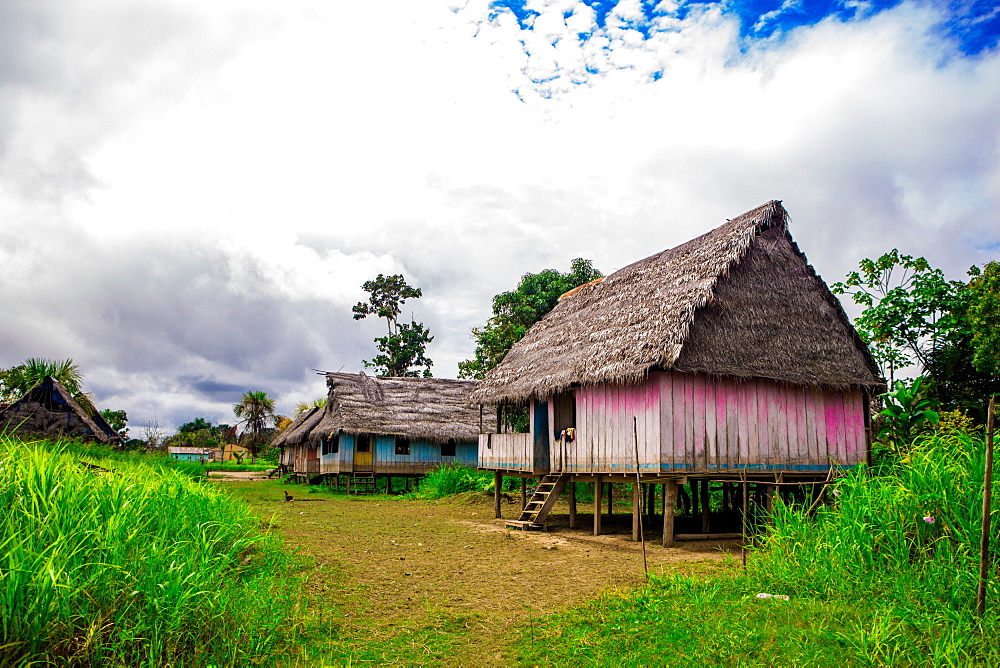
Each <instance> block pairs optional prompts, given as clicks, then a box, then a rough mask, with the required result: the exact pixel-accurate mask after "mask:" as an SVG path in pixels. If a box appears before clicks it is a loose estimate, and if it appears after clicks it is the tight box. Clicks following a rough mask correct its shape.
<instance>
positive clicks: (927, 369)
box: [831, 249, 1000, 420]
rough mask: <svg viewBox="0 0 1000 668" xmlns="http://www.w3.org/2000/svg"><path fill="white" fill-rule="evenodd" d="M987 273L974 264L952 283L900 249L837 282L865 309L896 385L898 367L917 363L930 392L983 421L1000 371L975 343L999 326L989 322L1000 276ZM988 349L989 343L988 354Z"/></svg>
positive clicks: (872, 338) (868, 331) (865, 329)
mask: <svg viewBox="0 0 1000 668" xmlns="http://www.w3.org/2000/svg"><path fill="white" fill-rule="evenodd" d="M992 271H994V272H995V271H996V269H993V270H992ZM981 273H982V272H981V271H980V269H979V268H978V267H972V268H971V269H969V275H970V276H972V277H973V279H972V281H971V282H970V284H968V285H966V284H965V283H964V282H962V281H948V280H945V278H944V274H943V272H942V271H941V270H940V269H935V268H933V267H931V266H930V265H929V264H928V262H927V260H925V259H924V258H922V257H919V258H914V257H913V256H910V255H903V254H901V253H900V252H899V251H898V250H896V249H893V250H892V251H890V252H889V253H886V254H885V255H883V256H881V257H880V258H878V259H876V260H870V259H865V260H862V261H861V263H860V271H856V272H851V273H850V274H848V275H847V280H845V281H844V282H843V283H835V284H834V285H833V286H831V287H832V289H833V291H834V292H835V293H839V294H850V295H851V296H852V297H853V298H854V301H855V302H856V303H858V304H860V305H862V306H864V307H865V308H864V310H863V311H862V313H861V315H860V316H859V317H858V318H857V319H856V320H855V321H854V322H855V326H856V328H857V330H858V334H860V335H861V338H863V339H864V340H865V341H866V342H867V343H868V345H869V346H870V347H871V349H872V353H873V355H874V356H875V359H876V360H877V361H878V362H879V363H880V364H881V365H882V368H883V374H884V375H885V376H887V377H888V378H889V381H890V387H895V383H894V382H893V381H894V380H895V378H894V376H895V372H896V371H897V370H899V369H900V368H901V367H905V366H909V365H916V366H917V367H919V369H920V372H921V373H922V374H926V375H927V378H928V382H927V383H926V384H925V385H924V387H925V388H926V393H927V396H928V398H930V399H933V400H934V401H936V402H938V403H939V404H940V405H941V407H942V408H944V409H946V410H953V409H959V410H962V411H964V412H965V413H967V414H968V415H970V416H971V417H973V418H975V419H976V420H982V419H983V417H984V416H985V412H984V408H983V407H984V397H986V396H988V395H989V394H991V393H993V392H997V391H1000V375H998V374H997V372H996V369H995V368H992V369H990V368H988V367H987V366H986V365H979V366H977V364H976V363H974V360H975V354H976V350H977V348H976V343H975V342H976V341H980V342H985V341H986V340H988V339H989V337H990V333H991V332H995V331H996V330H995V329H994V328H992V326H991V325H990V323H991V322H993V323H995V321H996V320H995V319H996V311H995V310H992V309H991V307H990V306H989V303H990V302H989V299H990V294H991V291H993V292H995V290H996V287H995V283H993V282H991V281H992V280H995V279H989V280H987V279H983V280H980V276H981ZM990 286H994V287H990ZM977 332H978V338H977ZM988 349H989V345H988V344H985V343H984V344H983V350H984V353H982V354H983V355H984V356H985V357H988V356H989V353H987V352H985V351H986V350H988Z"/></svg>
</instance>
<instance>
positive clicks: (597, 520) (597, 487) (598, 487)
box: [594, 476, 604, 536]
mask: <svg viewBox="0 0 1000 668" xmlns="http://www.w3.org/2000/svg"><path fill="white" fill-rule="evenodd" d="M603 492H604V482H603V481H602V480H601V476H597V482H595V483H594V535H595V536H600V535H601V495H602V494H603Z"/></svg>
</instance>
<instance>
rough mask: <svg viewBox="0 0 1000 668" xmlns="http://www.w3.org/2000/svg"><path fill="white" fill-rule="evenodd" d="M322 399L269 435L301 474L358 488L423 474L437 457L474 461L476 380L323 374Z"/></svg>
mask: <svg viewBox="0 0 1000 668" xmlns="http://www.w3.org/2000/svg"><path fill="white" fill-rule="evenodd" d="M326 382H327V388H328V397H327V403H326V406H323V407H320V408H313V409H311V410H309V411H307V412H305V413H303V414H301V415H300V416H299V417H298V418H296V420H295V422H293V423H292V424H291V425H289V427H288V428H287V429H286V430H285V431H284V432H283V433H282V434H281V436H279V437H278V438H277V439H275V441H274V445H276V446H280V447H282V448H283V449H284V451H285V452H286V453H287V454H286V455H285V459H283V463H285V464H286V465H288V466H289V467H290V468H291V470H292V471H293V472H294V474H295V476H296V477H297V478H300V479H311V478H316V477H320V476H322V477H325V478H327V479H328V480H331V482H333V481H336V482H344V483H345V484H347V485H349V486H350V487H351V489H353V490H355V491H359V490H361V489H362V488H363V486H371V485H373V484H374V481H375V479H376V478H382V477H385V478H388V477H403V478H408V479H409V478H414V477H419V476H423V475H424V474H426V473H427V472H428V471H430V470H431V469H433V468H435V467H437V466H440V465H441V464H465V465H467V466H476V463H477V459H476V455H477V441H478V437H479V432H480V430H481V424H480V423H481V421H483V420H491V421H494V422H495V417H494V414H493V411H492V410H488V411H485V412H481V411H480V410H479V409H478V408H475V407H471V406H470V405H469V395H470V394H471V392H472V390H473V389H474V388H475V386H476V383H475V381H465V380H450V379H445V378H373V377H371V376H367V375H365V374H364V373H358V374H353V373H328V374H326Z"/></svg>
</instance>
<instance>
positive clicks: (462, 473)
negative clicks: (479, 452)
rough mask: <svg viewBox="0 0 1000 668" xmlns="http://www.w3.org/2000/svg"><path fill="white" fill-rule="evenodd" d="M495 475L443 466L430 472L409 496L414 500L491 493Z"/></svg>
mask: <svg viewBox="0 0 1000 668" xmlns="http://www.w3.org/2000/svg"><path fill="white" fill-rule="evenodd" d="M492 490H493V473H492V472H490V471H480V470H478V469H474V468H472V467H471V466H461V465H459V464H447V465H442V466H439V467H437V468H435V469H434V470H432V471H430V472H429V473H428V474H427V475H426V476H424V477H423V479H421V481H420V487H419V488H418V489H417V490H415V491H413V492H411V493H410V494H409V497H410V498H414V499H441V498H444V497H446V496H451V495H453V494H461V493H463V492H490V491H492Z"/></svg>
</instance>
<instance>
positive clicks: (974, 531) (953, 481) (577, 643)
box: [517, 434, 1000, 665]
mask: <svg viewBox="0 0 1000 668" xmlns="http://www.w3.org/2000/svg"><path fill="white" fill-rule="evenodd" d="M984 452H985V448H984V444H983V441H982V440H981V439H977V438H974V437H970V436H968V435H964V434H952V435H941V434H937V435H934V436H931V437H928V438H925V439H923V440H920V441H918V442H917V443H916V444H914V446H913V447H912V449H911V450H910V451H909V454H908V455H907V456H906V457H904V458H902V459H901V460H899V461H898V462H896V463H895V464H894V465H890V466H888V467H885V468H883V469H881V470H880V471H879V472H878V475H875V474H874V473H873V472H872V471H870V470H866V469H859V470H857V471H855V472H853V473H852V474H850V475H848V476H847V477H846V478H844V479H843V480H841V481H840V482H838V483H837V485H836V487H835V490H836V492H835V494H833V495H832V497H833V499H834V503H833V504H831V505H829V506H827V507H825V508H823V509H821V510H820V511H819V513H818V514H817V515H816V516H815V517H808V516H807V515H806V513H805V512H804V510H803V509H802V508H794V507H789V506H785V505H782V504H781V503H780V502H779V503H778V504H777V507H776V509H775V511H774V516H773V526H772V527H771V528H770V529H769V530H768V531H767V533H766V534H765V536H764V537H763V539H762V540H761V542H760V545H759V547H758V549H755V550H754V551H752V552H751V556H750V560H749V564H748V568H747V570H746V571H745V572H744V573H742V574H740V575H738V576H735V577H732V578H725V579H717V580H713V581H701V580H695V579H691V578H680V577H678V578H666V579H654V580H653V581H652V582H651V583H650V584H649V585H648V586H647V587H645V588H642V589H639V590H636V591H633V592H626V593H624V594H620V595H613V596H606V597H603V598H601V599H600V600H598V601H595V602H593V603H589V604H587V605H585V606H583V607H581V608H578V609H574V610H571V611H568V612H566V613H563V614H560V615H555V616H552V617H549V618H548V619H547V620H546V621H545V622H544V623H543V624H542V625H540V626H538V627H537V628H530V629H523V630H522V631H521V632H520V634H519V639H518V643H517V644H519V645H520V649H519V650H518V653H517V658H518V660H519V661H520V662H522V663H528V664H555V663H562V662H566V661H575V662H579V663H584V664H587V665H599V664H604V663H610V662H616V663H624V664H626V665H638V664H657V663H662V662H663V661H664V660H666V659H668V660H669V661H670V662H674V661H678V660H680V661H685V660H689V661H694V662H698V663H708V664H722V663H735V664H758V665H759V664H779V665H857V664H863V665H871V664H877V665H883V664H896V665H910V664H933V665H970V664H981V665H997V664H1000V616H998V615H997V613H996V612H995V610H996V609H1000V588H998V586H997V579H996V571H995V568H994V569H993V570H992V571H991V575H990V580H989V585H988V589H987V591H988V601H989V605H988V610H987V614H986V615H985V616H984V617H983V618H981V619H980V618H978V617H976V615H975V614H974V608H975V595H976V586H977V582H978V546H979V522H980V515H981V506H982V471H983V463H984ZM994 475H995V474H994ZM994 479H995V480H996V477H994ZM997 492H998V490H994V497H993V498H994V509H993V512H994V513H996V511H997V510H998V509H1000V496H998V493H997ZM925 518H933V522H930V521H928V520H925ZM997 524H998V523H997V522H996V521H995V520H994V523H993V535H992V537H991V547H992V557H991V558H992V559H993V561H994V562H995V561H996V558H997V556H998V553H1000V530H998V529H1000V527H998V526H997ZM759 592H767V593H777V594H786V595H788V596H790V597H791V600H790V601H787V602H786V601H780V600H774V599H769V600H760V599H757V598H755V597H754V595H755V594H756V593H759Z"/></svg>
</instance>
